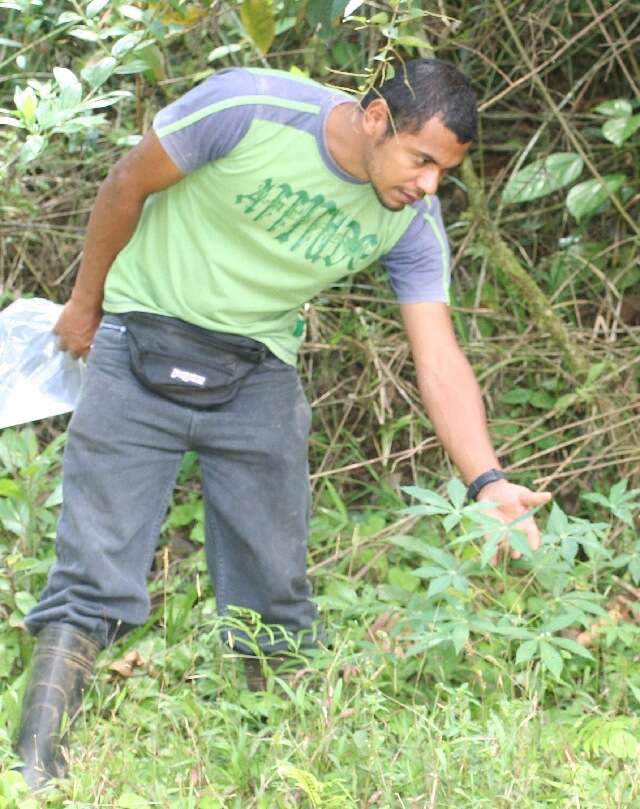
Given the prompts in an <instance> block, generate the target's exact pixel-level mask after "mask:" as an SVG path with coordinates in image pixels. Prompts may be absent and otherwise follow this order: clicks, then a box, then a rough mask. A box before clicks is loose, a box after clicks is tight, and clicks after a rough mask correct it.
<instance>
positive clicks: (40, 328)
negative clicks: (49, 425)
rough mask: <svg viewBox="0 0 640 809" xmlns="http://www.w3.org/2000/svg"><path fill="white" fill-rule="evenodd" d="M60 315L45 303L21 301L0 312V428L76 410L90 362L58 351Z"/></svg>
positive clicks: (52, 305)
mask: <svg viewBox="0 0 640 809" xmlns="http://www.w3.org/2000/svg"><path fill="white" fill-rule="evenodd" d="M61 312H62V306H59V305H58V304H55V303H52V302H51V301H47V300H44V299H43V298H31V299H28V300H27V299H24V300H18V301H15V302H14V303H12V304H10V305H9V306H7V308H6V309H3V311H2V312H0V428H4V427H12V426H14V425H15V424H24V423H26V422H29V421H36V420H37V419H44V418H47V417H48V416H57V415H59V414H60V413H68V412H69V411H70V410H73V408H74V407H75V406H76V403H77V401H78V397H79V395H80V388H81V385H82V378H83V375H84V369H85V363H84V361H83V360H76V359H74V358H73V357H72V356H71V355H70V354H69V353H68V352H65V351H60V349H59V348H58V337H57V336H56V335H55V334H54V333H53V327H54V325H55V323H56V321H57V320H58V318H59V317H60V313H61Z"/></svg>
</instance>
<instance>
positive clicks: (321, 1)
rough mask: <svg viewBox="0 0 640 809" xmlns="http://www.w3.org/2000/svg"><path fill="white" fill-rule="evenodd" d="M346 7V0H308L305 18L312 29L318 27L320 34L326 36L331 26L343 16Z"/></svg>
mask: <svg viewBox="0 0 640 809" xmlns="http://www.w3.org/2000/svg"><path fill="white" fill-rule="evenodd" d="M347 5H348V0H308V2H307V7H306V17H307V20H308V21H309V24H310V25H311V26H312V27H313V28H316V27H317V26H320V33H321V34H322V35H323V36H328V35H329V34H330V33H331V24H332V23H333V21H334V20H335V19H337V18H338V17H341V16H342V15H343V13H344V10H345V9H346V7H347Z"/></svg>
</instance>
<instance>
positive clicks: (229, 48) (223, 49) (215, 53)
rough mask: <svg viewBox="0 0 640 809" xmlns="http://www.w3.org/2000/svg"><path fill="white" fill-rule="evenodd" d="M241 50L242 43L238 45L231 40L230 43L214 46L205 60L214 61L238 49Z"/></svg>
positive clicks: (236, 51)
mask: <svg viewBox="0 0 640 809" xmlns="http://www.w3.org/2000/svg"><path fill="white" fill-rule="evenodd" d="M241 50H242V45H238V43H237V42H233V43H232V44H230V45H220V47H218V48H214V49H213V50H212V51H211V53H210V54H209V55H208V56H207V62H215V61H216V60H217V59H222V58H223V57H225V56H228V55H229V54H230V53H238V51H241Z"/></svg>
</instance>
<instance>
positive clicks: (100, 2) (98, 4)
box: [86, 0, 109, 17]
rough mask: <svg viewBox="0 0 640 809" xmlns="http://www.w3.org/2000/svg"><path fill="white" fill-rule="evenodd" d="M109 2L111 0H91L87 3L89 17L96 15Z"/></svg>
mask: <svg viewBox="0 0 640 809" xmlns="http://www.w3.org/2000/svg"><path fill="white" fill-rule="evenodd" d="M108 4H109V0H91V2H90V3H89V4H88V5H87V10H86V14H87V17H95V15H96V14H99V13H100V12H101V11H102V9H103V8H104V7H105V6H106V5H108Z"/></svg>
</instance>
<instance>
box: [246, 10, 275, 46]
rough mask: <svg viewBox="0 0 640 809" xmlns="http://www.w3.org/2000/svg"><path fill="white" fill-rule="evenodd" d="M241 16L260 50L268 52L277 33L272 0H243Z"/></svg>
mask: <svg viewBox="0 0 640 809" xmlns="http://www.w3.org/2000/svg"><path fill="white" fill-rule="evenodd" d="M240 17H241V19H242V24H243V25H244V27H245V28H246V29H247V33H248V34H249V36H250V37H251V39H252V40H253V41H254V43H255V45H256V47H257V48H258V50H260V51H261V52H262V53H267V51H268V50H269V48H270V47H271V45H272V43H273V40H274V38H275V35H276V22H275V18H274V16H273V7H272V3H271V0H243V2H242V8H241V9H240Z"/></svg>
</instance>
